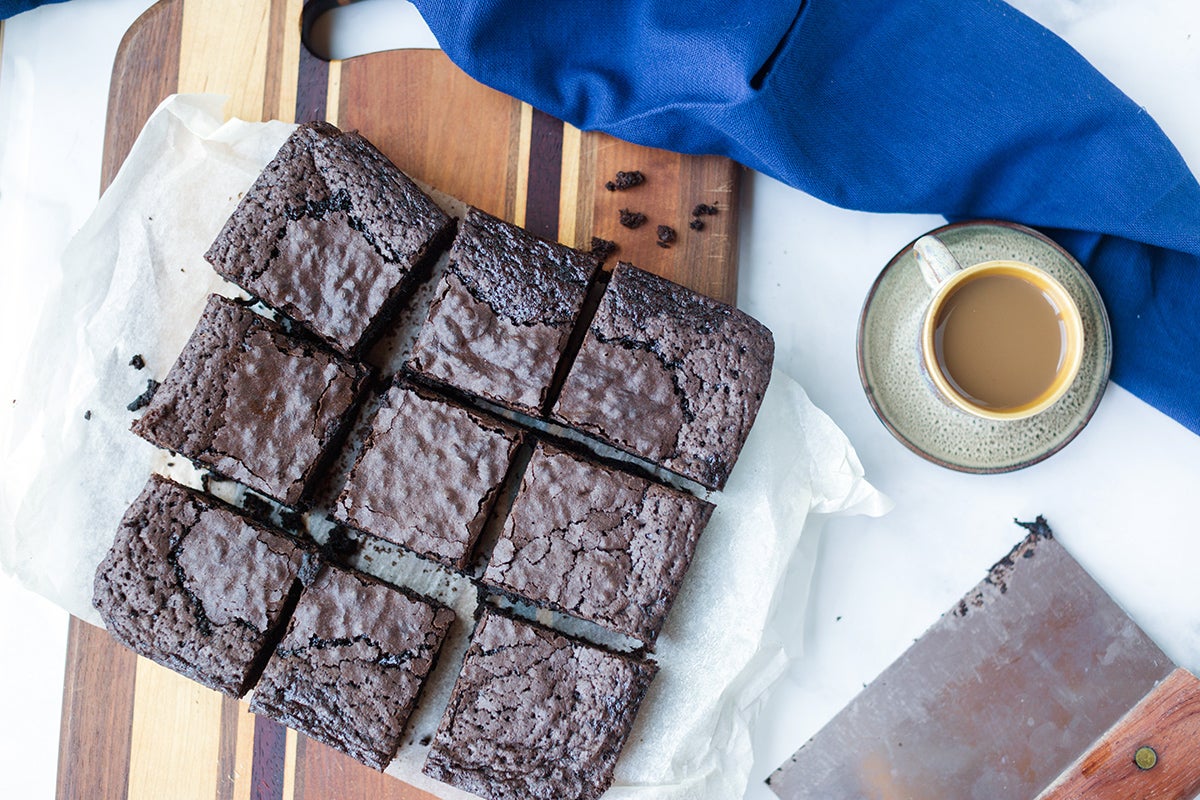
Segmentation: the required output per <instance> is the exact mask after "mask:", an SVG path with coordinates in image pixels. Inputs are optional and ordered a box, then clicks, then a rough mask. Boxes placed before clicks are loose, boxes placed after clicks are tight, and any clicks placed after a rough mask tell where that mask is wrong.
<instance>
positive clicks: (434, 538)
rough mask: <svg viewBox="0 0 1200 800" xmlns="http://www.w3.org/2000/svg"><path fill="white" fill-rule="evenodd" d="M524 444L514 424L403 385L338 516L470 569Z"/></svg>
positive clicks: (381, 418)
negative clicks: (520, 448) (479, 542)
mask: <svg viewBox="0 0 1200 800" xmlns="http://www.w3.org/2000/svg"><path fill="white" fill-rule="evenodd" d="M520 443H521V432H520V431H519V430H518V429H516V428H514V427H513V426H511V425H508V424H505V423H503V422H501V421H500V420H498V419H496V418H494V417H491V416H488V415H486V414H482V413H480V412H477V411H473V410H470V409H467V408H465V407H463V406H461V405H459V404H457V403H453V402H450V401H448V400H444V399H441V398H436V397H433V396H430V395H426V394H423V393H420V392H418V391H417V390H416V389H415V388H413V387H412V386H410V385H407V384H396V385H394V386H393V387H392V388H391V389H389V390H388V393H387V396H386V398H385V400H384V403H383V405H382V406H381V407H380V409H379V411H378V412H377V413H376V415H375V417H374V419H373V420H372V423H371V431H370V433H369V434H368V436H367V440H366V442H365V444H364V445H363V449H362V453H361V454H360V455H359V457H358V461H357V462H356V463H355V465H354V467H353V469H352V470H351V472H350V477H349V479H348V480H347V482H346V486H345V487H344V488H343V490H342V493H341V496H340V497H339V498H338V501H337V505H336V507H335V508H334V511H333V516H334V518H335V519H336V520H337V521H338V522H342V523H344V524H346V525H350V526H352V527H355V528H358V529H359V530H362V531H366V532H367V533H370V534H372V535H374V536H378V537H379V538H381V539H386V540H388V541H390V542H394V543H396V544H398V545H400V546H402V547H405V548H407V549H409V550H411V551H413V552H415V553H417V554H419V555H422V556H425V557H427V558H432V559H435V560H437V561H440V562H442V563H443V564H445V565H446V566H448V567H451V568H452V569H457V570H462V569H465V568H466V566H467V564H468V563H469V561H470V559H471V554H472V550H473V549H474V546H475V540H476V539H477V538H478V537H479V532H480V530H482V528H483V525H484V522H486V521H487V517H488V513H489V512H490V511H491V507H492V502H493V501H494V500H495V497H496V494H497V492H498V491H499V489H500V484H501V483H502V482H503V481H504V476H505V474H506V472H507V471H508V468H509V464H510V463H511V462H512V458H513V455H514V453H515V452H516V450H517V447H518V446H519V445H520Z"/></svg>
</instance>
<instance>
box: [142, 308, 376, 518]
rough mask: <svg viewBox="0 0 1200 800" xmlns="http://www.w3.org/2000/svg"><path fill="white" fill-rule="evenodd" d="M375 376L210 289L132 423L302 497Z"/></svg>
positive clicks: (247, 478)
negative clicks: (160, 379) (164, 373)
mask: <svg viewBox="0 0 1200 800" xmlns="http://www.w3.org/2000/svg"><path fill="white" fill-rule="evenodd" d="M369 376H370V370H369V369H368V368H367V367H365V366H363V365H361V364H357V363H354V362H351V361H347V360H345V359H343V358H341V357H339V356H336V355H334V354H333V353H331V352H327V351H326V350H325V349H324V348H321V347H318V346H315V345H314V344H313V343H311V342H307V341H302V340H299V339H295V338H293V337H291V336H289V335H287V334H286V333H284V332H283V330H282V329H281V328H280V327H279V326H278V325H276V324H275V323H273V322H271V321H270V320H267V319H265V318H264V317H261V316H259V315H258V314H255V313H254V312H253V311H250V310H248V309H246V308H243V307H242V306H240V305H238V304H237V303H235V302H234V301H232V300H229V299H228V298H225V297H221V296H219V295H212V296H210V297H209V300H208V305H207V306H206V307H205V310H204V313H203V314H202V315H201V317H200V322H199V323H198V324H197V325H196V329H195V330H194V331H193V332H192V336H191V338H190V339H189V340H188V342H187V344H186V345H185V346H184V348H183V352H182V353H180V355H179V358H178V360H176V362H175V365H174V366H172V367H171V371H170V372H169V373H168V374H167V377H166V379H165V380H164V381H163V383H162V385H161V386H159V388H158V391H157V392H155V394H154V397H153V399H151V401H150V404H149V406H148V407H147V408H146V412H145V414H143V415H142V416H141V417H140V418H139V419H137V420H135V421H134V423H133V425H132V430H133V431H134V433H136V434H138V435H139V436H142V437H143V438H145V439H148V440H149V441H151V442H153V443H154V444H156V445H158V446H159V447H165V448H167V449H169V450H173V451H175V452H176V453H180V454H181V455H184V456H186V457H187V458H190V459H191V460H193V461H195V462H197V463H199V464H202V465H204V466H207V467H210V468H212V469H213V470H214V471H215V472H217V473H219V474H221V475H224V476H225V477H227V478H232V479H233V480H236V481H240V482H242V483H244V484H245V485H247V486H249V487H250V488H251V489H255V490H256V491H259V492H262V493H263V494H265V495H268V496H270V497H273V498H275V499H276V500H278V501H280V502H281V503H285V504H287V505H296V504H297V503H300V502H301V501H303V500H304V499H305V498H306V497H307V495H308V493H309V491H310V490H311V488H312V484H313V481H314V478H315V476H316V473H317V471H318V469H319V468H320V466H321V465H322V464H323V463H324V461H325V459H326V457H327V456H328V455H329V453H330V452H331V451H332V450H333V449H334V448H335V447H336V446H337V445H338V444H339V443H340V441H341V438H342V435H343V434H344V432H345V430H346V426H347V424H348V422H349V420H350V418H351V417H352V415H353V413H354V410H355V406H356V405H357V403H358V399H359V396H360V394H361V392H362V390H363V388H364V387H365V385H366V383H367V380H368V378H369Z"/></svg>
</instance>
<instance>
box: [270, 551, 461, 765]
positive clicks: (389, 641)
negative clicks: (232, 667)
mask: <svg viewBox="0 0 1200 800" xmlns="http://www.w3.org/2000/svg"><path fill="white" fill-rule="evenodd" d="M453 621H454V612H453V611H451V610H450V609H449V608H446V607H445V606H443V605H441V604H439V603H437V602H435V601H433V600H430V599H428V598H425V597H421V596H420V595H417V594H414V593H412V592H409V591H407V590H403V589H398V588H396V587H394V586H390V585H388V584H385V583H382V582H381V581H378V580H375V579H374V578H370V577H368V576H366V575H363V574H360V573H356V572H349V571H346V570H342V569H337V568H334V567H328V568H326V569H325V571H324V572H322V573H321V575H320V577H318V578H317V579H316V581H314V582H313V583H312V585H311V586H308V587H307V588H306V589H305V590H304V594H302V595H301V597H300V602H299V603H297V604H296V611H295V613H293V614H292V621H291V622H290V623H289V624H288V629H287V634H286V635H285V636H284V637H283V641H282V642H280V643H279V646H278V647H277V648H276V649H275V653H274V655H272V656H271V660H270V661H269V662H267V668H266V669H265V670H264V671H263V675H262V680H261V681H259V684H258V687H257V688H256V689H255V690H254V696H253V697H252V698H251V702H250V710H251V711H253V712H254V713H256V714H265V715H267V716H269V717H273V718H274V719H277V720H279V721H280V722H282V723H283V724H285V725H287V726H289V727H291V728H295V729H296V730H297V731H299V732H300V733H303V734H304V735H306V736H308V737H310V738H312V739H316V740H317V741H319V742H324V743H325V744H327V745H329V746H330V747H333V748H336V749H338V750H341V751H342V752H343V753H346V754H347V755H349V756H352V757H354V758H356V759H358V760H359V761H361V762H363V763H364V764H366V765H368V766H371V767H374V768H375V769H378V770H382V769H383V768H384V767H386V766H387V765H388V763H389V762H390V761H391V760H392V758H393V757H394V756H395V754H396V749H397V748H398V747H399V745H400V739H401V735H402V734H403V732H404V725H405V722H407V720H408V716H409V714H410V713H412V709H413V704H414V703H415V702H416V699H417V694H418V693H419V692H420V690H421V685H422V684H423V683H424V682H425V677H426V676H427V675H428V674H429V672H430V671H431V670H432V669H433V665H434V662H435V661H436V659H437V655H438V651H439V650H440V649H441V646H442V641H443V640H444V639H445V637H446V631H447V630H448V629H449V627H450V624H451V623H452V622H453Z"/></svg>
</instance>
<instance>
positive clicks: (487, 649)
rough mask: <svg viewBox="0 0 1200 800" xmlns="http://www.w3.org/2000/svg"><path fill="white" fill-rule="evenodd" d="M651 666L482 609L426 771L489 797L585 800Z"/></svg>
mask: <svg viewBox="0 0 1200 800" xmlns="http://www.w3.org/2000/svg"><path fill="white" fill-rule="evenodd" d="M657 671H658V667H657V666H656V665H655V664H654V663H653V662H649V661H638V660H635V659H633V658H630V657H627V656H622V655H617V654H615V653H610V652H608V651H606V650H602V649H600V648H598V647H594V646H591V645H587V644H583V643H581V642H578V641H575V640H572V639H569V638H567V637H565V636H562V635H561V634H558V633H555V632H554V631H551V630H549V629H547V628H543V627H541V626H539V625H534V624H532V623H529V622H524V621H519V620H515V619H512V618H510V617H508V616H505V615H503V614H500V613H497V612H495V611H492V610H486V611H485V612H484V614H483V616H482V618H481V619H480V621H479V625H478V627H477V628H476V630H475V635H474V637H473V639H472V641H471V645H470V647H468V649H467V655H466V657H465V659H464V660H463V666H462V672H461V673H460V674H459V676H458V680H457V681H456V682H455V684H454V689H453V691H452V692H451V694H450V702H449V704H448V705H447V707H446V712H445V714H444V715H443V716H442V721H441V724H440V725H439V727H438V732H437V735H436V736H435V737H434V740H433V747H432V749H431V750H430V752H429V756H428V757H427V758H426V760H425V767H424V771H425V774H426V775H429V776H430V777H433V778H436V779H437V780H439V781H443V782H445V783H449V784H452V785H454V786H456V787H458V788H459V789H463V790H465V791H468V792H472V793H473V794H477V795H479V796H480V797H485V798H488V800H592V799H593V798H597V797H599V796H600V795H601V794H603V793H604V791H605V790H606V789H608V787H609V786H610V785H611V784H612V780H613V768H614V766H615V765H616V762H617V757H618V756H619V755H620V752H621V748H622V747H623V746H624V744H625V740H626V739H627V738H628V736H629V731H630V729H631V728H632V727H633V721H634V717H635V716H636V715H637V710H638V706H639V705H640V704H641V702H642V698H643V696H644V695H645V693H646V689H647V687H648V686H649V684H650V681H651V679H652V678H653V677H654V675H655V673H656V672H657Z"/></svg>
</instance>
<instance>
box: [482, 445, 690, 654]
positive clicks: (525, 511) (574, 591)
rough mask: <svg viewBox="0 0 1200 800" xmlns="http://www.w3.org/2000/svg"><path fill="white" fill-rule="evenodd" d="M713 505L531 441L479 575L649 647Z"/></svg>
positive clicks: (513, 591)
mask: <svg viewBox="0 0 1200 800" xmlns="http://www.w3.org/2000/svg"><path fill="white" fill-rule="evenodd" d="M712 511H713V506H712V505H711V504H710V503H707V502H705V501H703V500H700V499H698V498H696V497H693V496H692V495H690V494H687V493H686V492H681V491H678V490H676V489H672V488H669V487H666V486H662V485H660V484H657V483H653V482H651V481H649V480H646V479H645V478H641V477H638V476H635V475H631V474H629V473H626V472H619V471H616V470H613V469H608V468H605V467H602V466H601V465H599V464H596V463H595V462H592V461H588V460H585V459H583V458H581V457H579V456H576V455H573V454H571V453H567V452H564V451H562V450H559V449H557V448H554V447H550V446H547V445H545V444H541V443H539V444H538V446H537V448H536V450H535V451H534V454H533V458H532V459H531V460H530V462H529V466H528V467H527V469H526V471H525V476H524V479H523V480H522V482H521V488H520V490H519V491H518V493H517V497H516V500H514V502H513V505H512V510H511V512H510V514H509V517H508V519H507V521H506V522H505V525H504V531H503V533H502V534H501V536H500V539H499V540H498V541H497V543H496V546H495V548H494V549H493V551H492V558H491V563H489V564H488V568H487V571H486V572H485V573H484V576H483V582H484V583H485V584H487V585H489V586H492V587H494V588H496V589H499V590H500V591H503V592H507V593H510V594H513V595H517V596H519V597H521V598H523V599H526V600H529V601H532V602H533V603H535V604H538V605H543V606H548V607H550V608H553V609H555V610H557V611H562V612H564V613H567V614H571V615H573V616H576V617H580V618H582V619H586V620H590V621H592V622H595V623H596V624H598V625H601V626H603V627H605V628H608V629H609V630H612V631H615V632H617V633H621V634H625V635H626V636H631V637H633V638H635V639H638V640H640V641H642V642H643V643H646V644H652V643H653V642H654V640H655V638H656V637H657V636H658V633H659V631H660V630H661V628H662V626H663V623H664V621H665V620H666V617H667V613H668V612H669V610H670V607H671V603H672V602H673V601H674V599H675V596H676V594H677V593H678V591H679V585H680V583H681V582H682V581H683V576H684V573H685V572H686V571H687V568H688V564H689V563H690V562H691V559H692V554H693V552H694V551H695V548H696V540H697V539H698V538H699V536H700V532H701V531H702V530H703V529H704V526H705V525H706V524H707V523H708V519H709V517H710V516H711V515H712Z"/></svg>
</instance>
